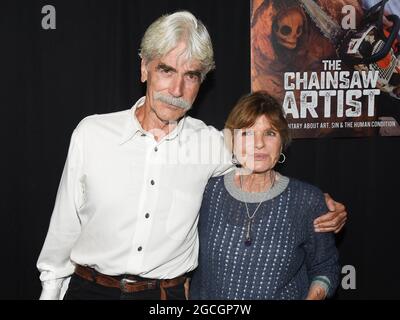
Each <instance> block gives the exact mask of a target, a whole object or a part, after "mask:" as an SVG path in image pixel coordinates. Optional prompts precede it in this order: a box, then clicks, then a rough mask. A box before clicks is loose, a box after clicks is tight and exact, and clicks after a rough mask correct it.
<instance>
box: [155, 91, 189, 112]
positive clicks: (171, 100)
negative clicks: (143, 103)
mask: <svg viewBox="0 0 400 320" xmlns="http://www.w3.org/2000/svg"><path fill="white" fill-rule="evenodd" d="M154 99H155V100H158V101H161V102H164V103H167V104H170V105H172V106H175V107H178V108H181V109H184V110H189V109H190V108H191V107H192V104H191V103H189V102H187V101H186V100H184V99H182V98H175V97H171V96H167V95H165V94H162V93H159V92H155V93H154Z"/></svg>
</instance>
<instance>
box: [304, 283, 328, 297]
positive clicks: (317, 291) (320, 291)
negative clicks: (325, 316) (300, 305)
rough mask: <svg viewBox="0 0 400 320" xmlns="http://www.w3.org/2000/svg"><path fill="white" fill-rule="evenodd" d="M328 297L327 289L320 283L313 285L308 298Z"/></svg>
mask: <svg viewBox="0 0 400 320" xmlns="http://www.w3.org/2000/svg"><path fill="white" fill-rule="evenodd" d="M325 297H326V292H325V289H324V288H322V287H321V286H319V285H313V286H311V288H310V290H309V291H308V295H307V298H306V300H324V299H325Z"/></svg>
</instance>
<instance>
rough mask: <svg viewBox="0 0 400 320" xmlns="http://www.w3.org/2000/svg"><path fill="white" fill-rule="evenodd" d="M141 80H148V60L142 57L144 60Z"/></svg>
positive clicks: (141, 66) (141, 65)
mask: <svg viewBox="0 0 400 320" xmlns="http://www.w3.org/2000/svg"><path fill="white" fill-rule="evenodd" d="M140 73H141V75H140V81H142V82H146V81H147V62H146V61H145V60H144V59H142V62H141V64H140Z"/></svg>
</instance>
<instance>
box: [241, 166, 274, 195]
mask: <svg viewBox="0 0 400 320" xmlns="http://www.w3.org/2000/svg"><path fill="white" fill-rule="evenodd" d="M275 179H276V172H275V171H273V170H269V171H267V172H262V173H251V174H247V175H241V174H240V173H239V174H236V175H235V184H236V186H238V187H239V188H241V189H242V191H245V192H265V191H267V190H269V189H270V188H271V187H272V186H273V184H274V183H275Z"/></svg>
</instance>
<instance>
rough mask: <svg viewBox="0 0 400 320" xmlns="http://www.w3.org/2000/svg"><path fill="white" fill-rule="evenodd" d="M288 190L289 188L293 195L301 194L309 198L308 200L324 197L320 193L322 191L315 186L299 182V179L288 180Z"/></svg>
mask: <svg viewBox="0 0 400 320" xmlns="http://www.w3.org/2000/svg"><path fill="white" fill-rule="evenodd" d="M288 188H290V191H291V192H292V193H293V192H295V193H299V194H301V195H302V196H303V197H309V198H313V197H316V198H323V197H324V193H323V192H322V190H321V189H320V188H318V187H317V186H315V185H313V184H311V183H309V182H306V181H303V180H300V179H296V178H289V185H288Z"/></svg>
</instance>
